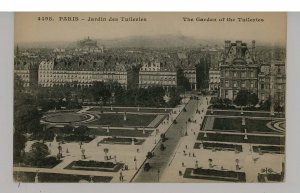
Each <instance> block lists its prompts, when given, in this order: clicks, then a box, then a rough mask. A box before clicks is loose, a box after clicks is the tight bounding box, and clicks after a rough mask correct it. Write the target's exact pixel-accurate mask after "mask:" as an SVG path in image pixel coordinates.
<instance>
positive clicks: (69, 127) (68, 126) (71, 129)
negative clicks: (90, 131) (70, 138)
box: [62, 125, 74, 134]
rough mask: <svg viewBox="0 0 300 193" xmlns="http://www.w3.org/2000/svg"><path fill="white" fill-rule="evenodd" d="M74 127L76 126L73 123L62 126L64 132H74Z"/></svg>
mask: <svg viewBox="0 0 300 193" xmlns="http://www.w3.org/2000/svg"><path fill="white" fill-rule="evenodd" d="M73 129H74V127H73V126H72V125H65V126H64V127H63V128H62V132H63V133H64V134H71V133H72V132H73Z"/></svg>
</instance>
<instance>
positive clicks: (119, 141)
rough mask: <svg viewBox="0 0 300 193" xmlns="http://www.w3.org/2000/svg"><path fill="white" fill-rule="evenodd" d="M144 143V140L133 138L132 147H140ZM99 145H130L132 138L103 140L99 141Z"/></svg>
mask: <svg viewBox="0 0 300 193" xmlns="http://www.w3.org/2000/svg"><path fill="white" fill-rule="evenodd" d="M144 142H145V140H144V139H136V138H134V145H142V144H143V143H144ZM100 143H104V144H121V145H131V144H132V138H124V137H108V138H104V139H102V140H101V141H100Z"/></svg>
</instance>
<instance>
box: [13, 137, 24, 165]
mask: <svg viewBox="0 0 300 193" xmlns="http://www.w3.org/2000/svg"><path fill="white" fill-rule="evenodd" d="M26 141H27V139H26V137H25V136H24V135H23V134H21V133H18V132H14V139H13V145H14V148H13V154H14V162H19V161H21V160H22V152H23V151H24V148H25V144H26Z"/></svg>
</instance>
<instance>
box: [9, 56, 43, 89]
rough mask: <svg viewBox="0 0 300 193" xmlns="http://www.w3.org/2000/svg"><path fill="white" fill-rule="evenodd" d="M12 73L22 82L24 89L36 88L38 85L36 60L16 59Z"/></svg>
mask: <svg viewBox="0 0 300 193" xmlns="http://www.w3.org/2000/svg"><path fill="white" fill-rule="evenodd" d="M14 73H15V75H17V76H18V77H20V79H21V80H22V81H23V82H24V87H31V88H34V87H36V86H37V85H38V59H33V58H26V57H16V58H15V61H14Z"/></svg>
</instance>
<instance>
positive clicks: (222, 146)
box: [194, 142, 243, 152]
mask: <svg viewBox="0 0 300 193" xmlns="http://www.w3.org/2000/svg"><path fill="white" fill-rule="evenodd" d="M201 144H202V145H201ZM201 146H203V148H204V149H211V150H216V151H238V152H242V151H243V147H242V146H241V145H236V144H226V143H209V142H203V143H195V145H194V149H200V148H201Z"/></svg>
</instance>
